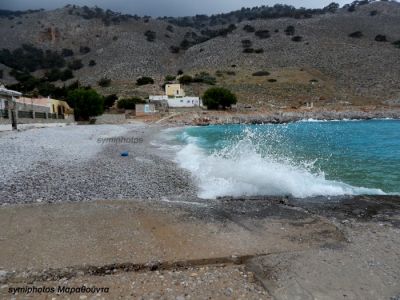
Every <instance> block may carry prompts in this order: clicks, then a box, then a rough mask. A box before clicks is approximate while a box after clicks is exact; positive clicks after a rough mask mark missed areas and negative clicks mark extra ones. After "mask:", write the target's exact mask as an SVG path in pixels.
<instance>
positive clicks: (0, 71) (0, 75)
mask: <svg viewBox="0 0 400 300" xmlns="http://www.w3.org/2000/svg"><path fill="white" fill-rule="evenodd" d="M0 79H3V70H0Z"/></svg>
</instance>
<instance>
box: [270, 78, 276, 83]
mask: <svg viewBox="0 0 400 300" xmlns="http://www.w3.org/2000/svg"><path fill="white" fill-rule="evenodd" d="M268 82H272V83H273V82H277V80H276V79H274V78H271V79H268Z"/></svg>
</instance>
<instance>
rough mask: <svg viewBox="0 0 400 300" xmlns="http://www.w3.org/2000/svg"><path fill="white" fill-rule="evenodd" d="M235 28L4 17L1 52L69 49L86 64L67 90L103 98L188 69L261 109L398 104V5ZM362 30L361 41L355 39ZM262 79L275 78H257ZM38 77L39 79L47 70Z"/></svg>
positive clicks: (60, 13)
mask: <svg viewBox="0 0 400 300" xmlns="http://www.w3.org/2000/svg"><path fill="white" fill-rule="evenodd" d="M350 10H352V9H350ZM230 18H231V17H230ZM230 20H233V21H232V22H234V23H235V24H234V26H233V25H232V24H230V23H226V24H224V25H223V24H220V23H218V22H217V21H214V23H215V22H216V23H218V25H215V26H211V25H212V24H211V23H212V22H211V21H212V19H209V20H208V19H207V22H206V21H205V22H206V23H207V27H206V28H201V26H200V25H201V24H200V25H199V26H197V25H196V26H193V27H182V26H177V25H176V23H179V22H176V21H175V22H173V21H171V20H168V19H165V20H163V19H151V18H147V17H146V18H143V17H142V18H139V17H137V16H123V15H118V14H115V13H112V12H110V11H101V10H96V9H87V8H79V7H72V6H68V7H65V8H62V9H57V10H53V11H34V12H28V13H24V14H19V15H18V14H17V15H15V16H12V17H10V16H3V17H1V18H0V45H1V47H0V48H6V49H10V50H13V49H16V48H18V47H20V46H21V45H22V44H27V43H28V44H33V45H34V46H36V47H38V48H42V49H51V50H53V51H58V52H59V53H61V51H62V49H71V50H72V51H73V56H72V57H66V58H65V59H66V60H67V63H70V62H71V61H73V60H77V59H80V60H81V61H82V63H83V67H82V68H81V69H77V70H74V77H75V79H70V80H69V81H67V83H68V82H72V81H73V80H76V79H79V80H80V81H81V82H82V83H83V84H90V85H92V86H93V87H96V89H98V90H99V91H100V92H102V93H104V94H109V93H117V94H120V95H123V96H129V95H133V94H137V95H141V96H146V94H147V95H148V94H149V93H160V92H161V85H162V84H163V82H164V78H165V76H166V75H169V74H171V75H176V74H177V72H178V70H183V71H184V73H185V74H190V75H195V74H196V73H199V72H202V71H206V72H208V73H209V74H210V75H212V76H215V77H216V79H217V84H218V85H222V86H226V87H229V88H231V89H232V90H233V91H234V92H236V93H237V94H238V96H239V101H240V102H242V103H250V104H252V105H254V106H267V107H283V106H290V107H296V106H298V105H301V103H303V102H305V101H315V102H316V103H317V104H318V103H319V104H321V105H328V104H332V103H336V104H346V103H352V104H356V105H361V104H370V103H376V104H379V103H381V102H383V101H387V100H393V99H395V100H396V99H399V98H400V86H399V81H400V72H399V65H400V49H399V48H398V47H396V45H394V44H393V43H395V42H396V41H399V40H400V26H399V24H400V4H399V3H397V2H387V1H380V2H373V3H370V4H367V5H361V6H357V7H356V8H355V11H353V12H350V11H349V8H348V7H347V8H344V9H340V10H338V11H337V12H336V13H323V14H315V15H313V16H312V17H311V18H310V16H308V15H305V14H304V15H301V16H297V15H294V18H288V17H286V18H274V19H255V20H247V19H241V20H240V19H238V18H234V19H232V18H231V19H230ZM210 22H211V23H210ZM172 23H175V24H172ZM245 26H246V28H244V27H245ZM288 26H293V28H294V32H292V31H291V32H289V31H288ZM293 28H292V29H293ZM251 29H254V30H251ZM267 31H268V32H267ZM357 31H359V32H360V33H361V36H359V35H356V36H359V37H351V36H349V35H351V34H352V33H355V32H357ZM378 35H379V36H380V37H379V38H377V36H378ZM382 37H384V38H382ZM185 40H186V41H188V43H185V42H184V41H185ZM244 40H246V42H243V41H244ZM384 40H386V41H384ZM194 41H195V42H194ZM196 43H197V44H196ZM249 49H250V50H249ZM176 52H177V53H176ZM89 65H90V66H89ZM0 69H1V70H3V79H0V80H3V81H5V82H6V83H10V82H12V81H13V78H12V77H10V76H9V71H10V70H11V69H10V68H9V67H7V66H4V65H1V64H0ZM263 70H265V71H268V72H269V73H270V75H269V76H252V74H253V73H254V72H257V71H263ZM34 74H35V75H36V76H42V75H43V74H44V70H38V71H36V72H35V73H34ZM229 74H230V75H229ZM140 76H151V77H153V78H154V79H155V84H154V85H150V86H143V87H137V86H136V85H135V81H136V79H137V78H138V77H140ZM103 77H106V78H110V79H111V80H112V82H111V86H109V87H99V86H98V85H97V82H98V81H99V80H100V79H101V78H103ZM274 80H276V81H274ZM59 84H61V82H59ZM206 87H207V86H206V85H204V84H192V85H191V86H188V87H187V90H189V91H192V92H193V93H201V92H202V91H203V90H204V89H205V88H206Z"/></svg>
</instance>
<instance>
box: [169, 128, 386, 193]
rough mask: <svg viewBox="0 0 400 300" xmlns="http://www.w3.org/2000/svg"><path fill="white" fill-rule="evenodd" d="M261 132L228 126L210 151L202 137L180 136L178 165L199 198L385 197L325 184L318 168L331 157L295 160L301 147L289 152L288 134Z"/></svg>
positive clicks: (340, 184) (185, 133)
mask: <svg viewBox="0 0 400 300" xmlns="http://www.w3.org/2000/svg"><path fill="white" fill-rule="evenodd" d="M259 129H260V127H257V126H255V127H254V126H253V127H252V126H244V127H243V126H241V127H236V128H232V127H229V126H228V127H226V130H224V132H222V135H223V136H224V137H225V138H222V137H221V138H220V139H218V136H214V137H211V139H213V141H214V142H213V143H212V145H211V146H210V145H209V144H207V140H205V139H203V138H202V136H201V135H197V136H196V135H195V136H193V135H191V134H190V131H188V130H184V131H183V132H181V134H180V135H179V137H178V138H179V139H180V140H181V141H182V142H183V143H184V146H183V147H182V148H181V150H179V151H178V152H177V155H176V161H177V163H178V164H179V165H180V166H181V167H182V168H184V169H187V170H189V171H190V172H191V173H192V174H193V177H194V179H195V180H196V183H197V184H198V186H199V191H200V193H199V197H200V198H216V197H218V196H236V197H239V196H254V195H291V196H294V197H299V198H302V197H310V196H320V195H325V196H338V195H356V194H385V193H384V192H383V191H382V190H380V189H374V188H362V187H355V186H352V185H349V184H346V183H343V182H340V181H335V180H328V179H326V174H325V173H324V172H323V171H322V170H320V169H319V168H318V166H317V162H318V160H319V159H321V160H323V159H327V157H322V158H317V159H315V158H314V159H311V160H307V159H302V160H299V159H294V156H295V155H294V153H293V152H296V147H297V146H298V145H296V144H292V145H291V147H287V145H288V144H289V143H290V142H291V141H290V140H288V137H287V135H286V134H285V133H286V130H288V129H287V128H285V127H283V126H281V127H280V128H279V130H268V131H265V130H259ZM232 131H233V132H232ZM238 131H239V132H238ZM219 134H221V132H219ZM227 136H228V137H229V138H226V137H227Z"/></svg>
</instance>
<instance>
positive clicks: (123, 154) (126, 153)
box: [121, 151, 129, 157]
mask: <svg viewBox="0 0 400 300" xmlns="http://www.w3.org/2000/svg"><path fill="white" fill-rule="evenodd" d="M121 156H123V157H126V156H129V153H128V151H126V152H122V153H121Z"/></svg>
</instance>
